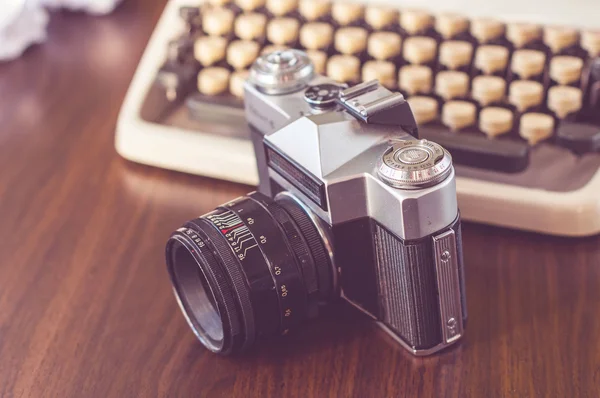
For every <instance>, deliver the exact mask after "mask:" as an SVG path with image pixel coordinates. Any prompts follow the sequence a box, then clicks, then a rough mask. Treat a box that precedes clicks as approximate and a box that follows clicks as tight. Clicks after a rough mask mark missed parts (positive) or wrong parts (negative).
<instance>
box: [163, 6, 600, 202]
mask: <svg viewBox="0 0 600 398" xmlns="http://www.w3.org/2000/svg"><path fill="white" fill-rule="evenodd" d="M180 18H181V19H182V20H183V21H184V23H185V31H184V33H183V34H182V35H181V36H179V37H175V38H173V40H172V41H170V42H169V48H168V56H167V59H166V60H165V62H164V64H163V66H162V68H161V69H160V71H159V73H158V76H157V80H156V81H157V84H158V85H159V86H160V87H161V88H162V90H163V92H164V96H166V98H167V99H168V100H169V101H171V102H173V103H177V102H178V101H179V103H180V104H185V105H184V106H182V107H181V109H180V110H179V111H173V112H172V113H173V114H172V115H170V116H168V117H163V119H161V120H163V121H162V122H163V123H165V124H169V123H172V124H177V125H184V126H187V127H189V126H193V120H195V119H197V118H199V117H206V114H207V113H212V114H213V115H212V116H215V115H217V114H219V115H221V116H220V117H221V120H222V121H225V122H228V121H229V122H231V121H233V120H234V119H235V120H238V121H240V123H243V120H241V119H243V113H240V112H239V110H240V109H241V108H242V107H243V84H244V81H245V79H246V78H247V76H248V68H249V67H250V65H251V64H252V63H253V61H254V60H255V59H256V58H257V57H258V56H259V55H261V54H263V53H267V52H271V51H274V50H277V49H284V48H299V49H302V50H305V51H306V52H307V53H308V55H309V56H310V58H311V59H312V61H313V62H314V65H315V68H316V71H317V72H318V73H321V74H325V75H328V76H329V77H331V78H333V79H335V80H337V81H339V82H343V83H347V84H349V85H352V84H356V83H359V82H361V81H367V80H372V79H378V80H379V81H380V82H381V83H382V84H383V85H385V86H386V87H388V88H389V89H391V90H397V91H400V92H401V93H402V94H403V95H404V96H405V97H406V98H408V101H409V103H410V104H411V107H412V110H413V112H414V114H415V117H416V119H417V122H418V123H419V126H420V134H421V136H422V137H423V138H428V139H431V140H433V141H436V142H438V143H440V144H441V145H443V146H444V147H446V148H447V149H448V150H449V151H450V152H451V154H452V156H453V159H454V162H455V163H456V164H457V165H458V167H457V172H458V173H459V175H463V176H468V177H472V178H479V179H484V180H490V181H494V182H500V183H509V184H514V185H521V186H525V187H538V188H543V189H546V190H550V191H552V190H554V191H571V190H575V189H577V188H580V187H582V186H584V185H585V184H586V183H587V182H588V181H589V180H590V179H591V178H592V177H593V175H594V174H595V172H596V171H597V170H598V168H599V167H600V29H599V30H597V31H588V30H585V31H583V30H581V31H580V30H576V29H572V28H569V27H560V26H540V25H534V24H525V23H507V22H506V21H504V22H500V21H497V20H494V19H491V18H481V19H467V18H465V17H463V16H461V15H457V14H442V15H439V14H436V15H434V14H430V13H427V12H424V11H420V10H411V9H397V8H391V7H385V6H375V5H368V4H366V3H365V4H357V3H335V2H334V3H328V2H324V1H322V0H231V1H228V0H217V1H214V0H213V1H211V2H208V3H203V4H202V5H199V6H186V7H182V8H181V9H180ZM599 28H600V23H599ZM207 106H208V107H213V108H206V107H207ZM207 109H214V112H211V111H210V110H207ZM199 113H202V114H203V115H200V114H199ZM162 115H163V116H164V112H163V113H162ZM215 117H216V116H215ZM152 118H155V119H156V118H157V117H156V116H152ZM236 118H237V119H236ZM215 131H216V132H218V131H219V127H218V123H216V122H215ZM224 134H229V133H224ZM542 171H543V172H542Z"/></svg>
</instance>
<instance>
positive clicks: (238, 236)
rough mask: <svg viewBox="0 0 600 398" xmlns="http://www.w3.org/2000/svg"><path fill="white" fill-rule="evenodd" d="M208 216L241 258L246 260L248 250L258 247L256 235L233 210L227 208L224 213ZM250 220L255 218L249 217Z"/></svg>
mask: <svg viewBox="0 0 600 398" xmlns="http://www.w3.org/2000/svg"><path fill="white" fill-rule="evenodd" d="M206 218H208V219H209V220H210V221H211V222H212V223H213V224H214V225H215V226H216V227H217V229H219V231H221V233H222V234H223V235H224V236H225V237H226V238H227V242H228V243H229V246H231V249H232V250H233V252H234V253H235V254H236V256H237V258H238V259H239V260H241V261H244V260H245V259H246V257H247V256H248V252H249V251H250V250H252V249H255V248H257V247H258V242H257V241H256V238H255V237H254V235H252V233H251V232H250V230H249V229H248V227H247V226H246V225H245V224H244V223H243V222H242V220H241V218H240V217H239V216H238V215H237V214H236V213H234V212H233V211H231V210H226V211H224V212H222V213H216V214H210V215H208V216H207V217H206ZM248 222H249V223H250V222H254V220H252V219H249V220H248ZM251 254H252V253H251Z"/></svg>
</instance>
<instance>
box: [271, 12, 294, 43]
mask: <svg viewBox="0 0 600 398" xmlns="http://www.w3.org/2000/svg"><path fill="white" fill-rule="evenodd" d="M299 29H300V23H299V22H298V20H297V19H294V18H275V19H273V20H271V22H269V25H268V26H267V38H268V39H269V41H270V42H271V43H273V44H292V43H294V42H295V41H296V40H297V39H298V30H299Z"/></svg>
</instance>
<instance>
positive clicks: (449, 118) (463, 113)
mask: <svg viewBox="0 0 600 398" xmlns="http://www.w3.org/2000/svg"><path fill="white" fill-rule="evenodd" d="M476 112H477V108H476V107H475V105H474V104H472V103H470V102H467V101H448V102H446V103H445V104H444V106H443V108H442V123H444V125H445V126H447V127H449V128H450V129H451V130H454V131H456V130H460V129H464V128H465V127H469V126H472V125H474V124H475V119H476Z"/></svg>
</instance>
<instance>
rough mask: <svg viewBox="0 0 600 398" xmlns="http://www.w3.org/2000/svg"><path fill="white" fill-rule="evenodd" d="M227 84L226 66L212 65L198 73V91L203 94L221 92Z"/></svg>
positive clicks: (225, 88) (227, 73) (227, 72)
mask: <svg viewBox="0 0 600 398" xmlns="http://www.w3.org/2000/svg"><path fill="white" fill-rule="evenodd" d="M228 84H229V71H228V70H227V69H226V68H222V67H218V66H212V67H209V68H204V69H202V70H201V71H200V73H198V91H200V92H201V93H202V94H204V95H217V94H222V93H223V92H225V91H226V90H227V85H228Z"/></svg>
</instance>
